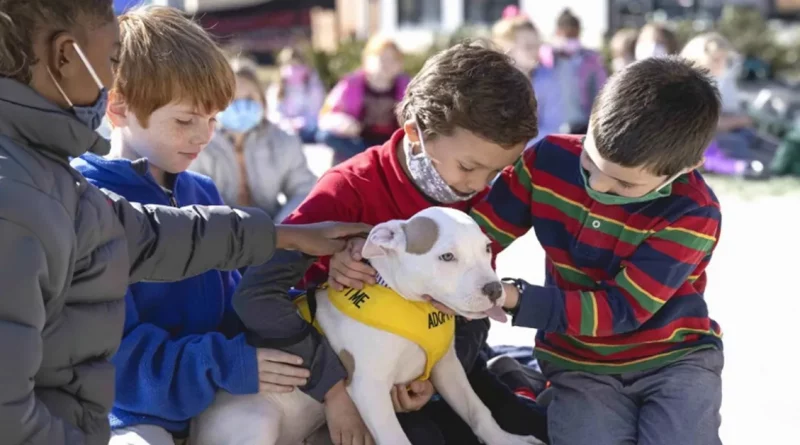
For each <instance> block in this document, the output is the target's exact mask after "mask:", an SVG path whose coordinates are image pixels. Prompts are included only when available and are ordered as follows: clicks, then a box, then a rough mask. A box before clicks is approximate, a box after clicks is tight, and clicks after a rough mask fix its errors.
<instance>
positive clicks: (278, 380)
mask: <svg viewBox="0 0 800 445" xmlns="http://www.w3.org/2000/svg"><path fill="white" fill-rule="evenodd" d="M258 380H259V381H260V382H261V383H271V384H273V385H282V386H304V385H305V384H307V383H308V379H307V378H303V377H293V376H288V375H285V374H279V373H276V372H260V373H259V374H258Z"/></svg>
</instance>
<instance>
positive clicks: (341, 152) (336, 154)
mask: <svg viewBox="0 0 800 445" xmlns="http://www.w3.org/2000/svg"><path fill="white" fill-rule="evenodd" d="M317 142H319V143H320V144H325V145H327V146H328V147H330V148H332V149H333V165H336V164H339V163H341V162H344V161H346V160H348V159H350V158H352V157H353V156H355V155H357V154H359V153H361V152H362V151H364V150H366V149H367V144H365V143H364V141H363V140H362V139H361V138H347V137H343V136H337V135H335V134H333V133H331V132H329V131H320V132H318V133H317Z"/></svg>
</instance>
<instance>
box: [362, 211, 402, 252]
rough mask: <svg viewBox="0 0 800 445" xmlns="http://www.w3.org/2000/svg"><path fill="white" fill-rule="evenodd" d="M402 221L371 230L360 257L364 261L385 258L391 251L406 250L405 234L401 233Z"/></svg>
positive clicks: (382, 224)
mask: <svg viewBox="0 0 800 445" xmlns="http://www.w3.org/2000/svg"><path fill="white" fill-rule="evenodd" d="M403 224H405V222H404V221H400V220H397V221H389V222H385V223H381V224H378V225H377V226H375V227H373V228H372V231H370V232H369V236H368V237H367V242H366V243H364V248H363V249H361V257H362V258H365V259H370V258H377V257H382V256H386V255H387V254H388V253H389V252H391V251H402V250H405V248H406V234H405V231H403Z"/></svg>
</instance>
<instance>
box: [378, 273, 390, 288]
mask: <svg viewBox="0 0 800 445" xmlns="http://www.w3.org/2000/svg"><path fill="white" fill-rule="evenodd" d="M375 283H376V284H378V285H379V286H383V287H389V284H388V283H386V280H384V279H383V277H382V276H381V274H379V273H377V272H375Z"/></svg>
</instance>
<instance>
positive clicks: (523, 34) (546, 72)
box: [492, 15, 567, 142]
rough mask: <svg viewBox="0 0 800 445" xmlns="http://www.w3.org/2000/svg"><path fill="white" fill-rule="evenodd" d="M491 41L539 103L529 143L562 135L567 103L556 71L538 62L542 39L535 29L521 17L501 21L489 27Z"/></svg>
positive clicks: (531, 23)
mask: <svg viewBox="0 0 800 445" xmlns="http://www.w3.org/2000/svg"><path fill="white" fill-rule="evenodd" d="M492 40H493V41H494V43H495V44H496V45H497V46H498V47H499V49H501V50H502V51H503V52H505V53H506V54H508V55H509V56H510V57H511V58H512V59H513V60H514V64H515V65H516V67H517V68H518V69H519V70H520V71H522V73H523V74H525V75H526V76H528V78H529V79H531V82H532V84H533V91H535V92H536V102H537V103H538V110H537V116H538V123H539V135H538V136H537V137H536V138H535V139H534V140H533V141H531V142H535V141H538V140H539V139H541V138H543V137H545V136H547V135H550V134H556V133H561V132H562V129H563V126H564V125H565V124H567V120H566V116H567V104H566V103H565V102H564V100H563V99H564V96H563V94H561V90H560V88H561V83H560V81H559V79H558V77H557V74H556V72H555V70H553V68H551V67H546V66H543V65H541V64H540V63H539V51H540V49H541V45H542V40H541V37H540V35H539V31H538V30H537V29H536V26H534V24H533V22H531V21H530V19H528V17H527V16H524V15H516V16H512V17H508V18H504V19H502V20H500V21H499V22H497V23H495V25H494V26H493V27H492Z"/></svg>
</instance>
